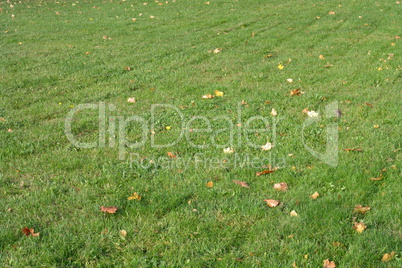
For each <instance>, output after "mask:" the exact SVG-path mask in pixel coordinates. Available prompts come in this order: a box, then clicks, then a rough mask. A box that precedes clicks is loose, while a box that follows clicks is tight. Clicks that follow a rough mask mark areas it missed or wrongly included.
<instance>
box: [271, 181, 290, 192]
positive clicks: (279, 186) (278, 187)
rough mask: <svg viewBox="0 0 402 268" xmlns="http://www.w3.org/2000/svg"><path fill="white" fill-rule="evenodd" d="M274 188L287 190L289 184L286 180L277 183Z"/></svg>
mask: <svg viewBox="0 0 402 268" xmlns="http://www.w3.org/2000/svg"><path fill="white" fill-rule="evenodd" d="M274 189H275V190H277V191H282V192H285V191H287V190H288V184H287V183H286V182H280V183H275V184H274Z"/></svg>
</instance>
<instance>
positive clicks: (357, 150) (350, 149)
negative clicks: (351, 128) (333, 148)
mask: <svg viewBox="0 0 402 268" xmlns="http://www.w3.org/2000/svg"><path fill="white" fill-rule="evenodd" d="M342 150H344V151H346V152H349V151H356V152H361V151H362V149H357V148H347V149H342Z"/></svg>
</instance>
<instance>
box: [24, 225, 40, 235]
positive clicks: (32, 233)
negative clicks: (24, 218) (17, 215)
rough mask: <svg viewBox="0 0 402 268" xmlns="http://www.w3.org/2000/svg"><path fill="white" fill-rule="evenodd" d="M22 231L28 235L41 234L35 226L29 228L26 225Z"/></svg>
mask: <svg viewBox="0 0 402 268" xmlns="http://www.w3.org/2000/svg"><path fill="white" fill-rule="evenodd" d="M22 233H23V234H24V235H26V236H30V235H31V236H39V233H35V230H34V229H33V228H28V227H25V228H23V229H22Z"/></svg>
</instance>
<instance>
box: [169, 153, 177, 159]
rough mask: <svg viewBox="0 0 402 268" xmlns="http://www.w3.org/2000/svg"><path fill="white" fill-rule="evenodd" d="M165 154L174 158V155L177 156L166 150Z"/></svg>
mask: <svg viewBox="0 0 402 268" xmlns="http://www.w3.org/2000/svg"><path fill="white" fill-rule="evenodd" d="M167 155H168V156H169V157H170V158H176V157H177V156H176V155H175V154H174V153H172V152H168V153H167Z"/></svg>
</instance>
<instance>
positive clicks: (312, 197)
mask: <svg viewBox="0 0 402 268" xmlns="http://www.w3.org/2000/svg"><path fill="white" fill-rule="evenodd" d="M319 196H320V194H319V193H318V192H315V193H314V194H312V195H310V198H311V199H317V198H318V197H319Z"/></svg>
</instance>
